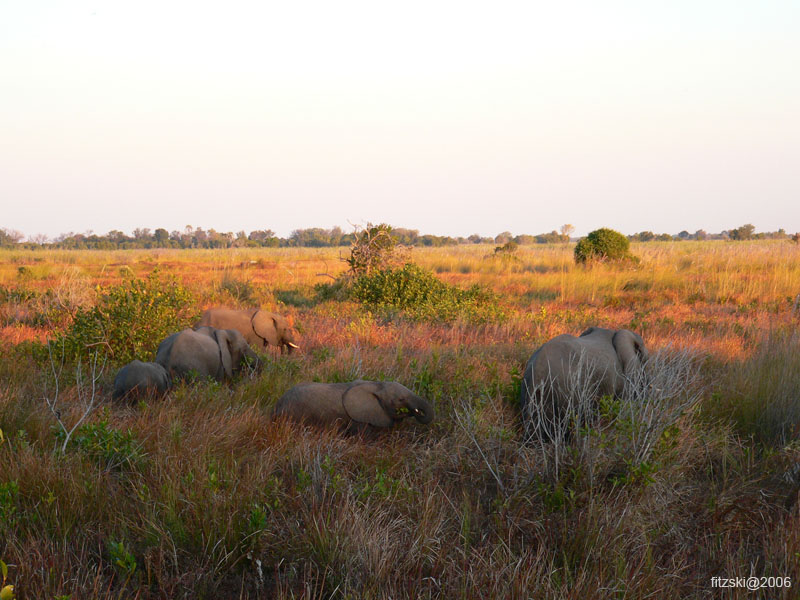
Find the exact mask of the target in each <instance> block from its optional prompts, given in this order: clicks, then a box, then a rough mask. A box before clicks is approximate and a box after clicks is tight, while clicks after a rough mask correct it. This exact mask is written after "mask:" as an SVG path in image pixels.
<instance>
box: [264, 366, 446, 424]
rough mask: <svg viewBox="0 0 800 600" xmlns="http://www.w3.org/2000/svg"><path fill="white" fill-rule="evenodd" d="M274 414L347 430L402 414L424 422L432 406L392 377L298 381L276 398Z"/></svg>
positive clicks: (390, 421)
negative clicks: (322, 381) (348, 380)
mask: <svg viewBox="0 0 800 600" xmlns="http://www.w3.org/2000/svg"><path fill="white" fill-rule="evenodd" d="M273 415H274V416H275V417H280V416H285V417H286V418H288V419H290V420H294V421H300V422H302V421H307V422H309V423H313V424H317V425H328V424H338V425H339V427H341V428H343V429H344V430H346V431H348V432H355V431H365V430H369V429H370V427H372V428H385V427H392V426H393V425H394V424H395V423H397V422H398V421H401V420H402V419H404V418H406V417H414V418H415V419H416V420H417V421H418V422H420V423H423V424H428V423H430V422H431V421H432V420H433V416H434V414H433V406H432V405H431V404H430V402H428V401H427V400H425V399H424V398H420V397H419V396H417V395H416V394H415V393H414V392H412V391H411V390H409V389H408V388H407V387H405V386H404V385H401V384H399V383H397V382H393V381H364V380H363V379H358V380H356V381H351V382H349V383H301V384H299V385H296V386H294V387H293V388H291V389H290V390H289V391H287V392H286V393H285V394H284V395H283V396H281V398H280V399H279V400H278V403H277V404H276V405H275V410H274V411H273Z"/></svg>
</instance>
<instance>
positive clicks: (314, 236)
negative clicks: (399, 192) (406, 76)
mask: <svg viewBox="0 0 800 600" xmlns="http://www.w3.org/2000/svg"><path fill="white" fill-rule="evenodd" d="M573 230H574V228H573V227H572V226H571V225H564V226H563V227H561V230H560V232H559V231H555V230H553V231H551V232H550V233H540V234H538V235H527V234H525V235H516V236H515V235H512V234H511V233H510V232H508V231H504V232H502V233H499V234H497V235H496V236H495V237H483V236H480V235H478V234H477V233H476V234H473V235H470V236H469V237H450V236H443V235H431V234H425V235H420V233H419V231H417V230H416V229H404V228H402V227H397V228H392V235H393V236H394V237H395V238H396V240H397V242H398V243H400V244H404V245H406V246H456V245H458V244H506V243H508V242H515V243H516V244H519V245H533V244H554V243H566V242H568V241H569V240H570V239H571V238H570V233H571V232H572V231H573ZM354 235H355V234H354V233H345V232H344V231H342V229H341V228H339V227H332V228H331V229H323V228H320V227H313V228H310V229H296V230H294V231H293V232H292V234H291V235H290V236H289V237H287V238H281V237H277V236H276V235H275V232H273V231H272V230H270V229H258V230H256V231H251V232H250V233H246V232H245V231H239V232H238V233H232V232H220V231H216V230H214V229H208V230H204V229H202V228H200V227H191V226H187V227H186V228H185V229H183V230H182V231H177V230H176V231H172V232H169V231H167V230H166V229H164V228H161V227H159V228H158V229H156V230H154V231H152V230H150V229H148V228H142V229H134V230H133V233H132V234H131V235H126V234H125V233H123V232H122V231H118V230H116V229H115V230H112V231H109V232H108V233H106V234H105V235H97V234H95V233H92V232H87V233H74V232H70V233H64V234H61V235H59V236H58V237H56V238H55V239H53V240H50V239H48V238H47V237H46V236H43V235H36V236H32V237H30V238H28V239H27V240H25V235H24V234H22V233H20V232H19V231H14V230H11V229H5V228H3V229H0V246H2V247H13V248H31V249H32V248H52V249H75V250H117V249H134V248H292V247H308V248H323V247H331V246H349V245H350V244H351V243H352V242H353V239H354ZM789 237H790V236H789V235H788V234H787V233H786V232H785V231H784V230H783V229H779V230H778V231H774V232H765V233H755V227H754V226H753V225H750V224H747V225H742V226H741V227H737V228H736V229H732V230H730V231H722V232H720V233H707V232H706V231H704V230H702V229H699V230H697V231H695V232H694V233H689V232H688V231H681V232H680V233H678V234H676V235H671V234H669V233H661V234H656V233H653V232H652V231H641V232H639V233H636V234H634V235H629V236H628V238H629V239H631V240H633V241H638V242H650V241H683V240H748V239H785V238H789ZM794 237H797V234H795V236H794Z"/></svg>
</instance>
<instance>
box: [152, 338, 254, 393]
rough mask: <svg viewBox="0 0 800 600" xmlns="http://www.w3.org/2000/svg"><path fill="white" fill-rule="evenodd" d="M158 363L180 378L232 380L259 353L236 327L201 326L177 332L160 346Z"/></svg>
mask: <svg viewBox="0 0 800 600" xmlns="http://www.w3.org/2000/svg"><path fill="white" fill-rule="evenodd" d="M156 362H157V363H158V364H160V365H162V366H163V367H164V368H165V369H167V371H169V373H170V374H171V375H173V376H176V377H179V378H186V377H187V376H190V375H197V376H200V377H213V378H214V379H216V380H217V381H222V380H223V379H228V378H230V377H232V376H233V374H234V373H236V372H238V371H240V370H241V368H242V367H243V366H245V364H247V363H248V362H249V363H251V364H253V365H254V366H256V367H258V366H259V360H258V355H256V353H255V352H253V350H252V349H251V348H250V346H249V345H248V344H247V340H245V339H244V336H243V335H242V334H241V333H239V332H238V331H236V330H235V329H216V328H214V327H199V328H198V329H184V330H183V331H179V332H178V333H173V334H172V335H171V336H169V337H168V338H167V339H165V340H164V341H163V342H161V344H160V345H159V346H158V351H157V352H156Z"/></svg>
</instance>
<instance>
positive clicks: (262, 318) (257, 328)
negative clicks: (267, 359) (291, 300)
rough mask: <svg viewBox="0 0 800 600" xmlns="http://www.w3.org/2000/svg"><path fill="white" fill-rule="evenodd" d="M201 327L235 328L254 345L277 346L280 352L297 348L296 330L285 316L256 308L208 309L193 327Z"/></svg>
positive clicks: (288, 351) (259, 346) (287, 351)
mask: <svg viewBox="0 0 800 600" xmlns="http://www.w3.org/2000/svg"><path fill="white" fill-rule="evenodd" d="M203 326H206V327H216V328H218V329H235V330H236V331H238V332H239V333H241V334H242V335H243V336H244V338H245V339H246V340H247V342H248V343H249V344H250V345H251V346H254V347H256V348H266V347H267V346H277V347H279V348H280V349H281V352H285V353H289V354H291V352H292V351H293V350H296V349H297V348H298V346H297V332H296V331H295V330H294V328H293V327H292V325H291V323H289V321H288V319H286V317H283V316H281V315H278V314H275V313H271V312H268V311H266V310H261V309H260V308H250V309H245V310H236V309H232V308H209V309H208V310H207V311H206V312H204V313H203V316H202V317H201V318H200V321H199V322H198V323H197V325H195V329H196V328H198V327H203Z"/></svg>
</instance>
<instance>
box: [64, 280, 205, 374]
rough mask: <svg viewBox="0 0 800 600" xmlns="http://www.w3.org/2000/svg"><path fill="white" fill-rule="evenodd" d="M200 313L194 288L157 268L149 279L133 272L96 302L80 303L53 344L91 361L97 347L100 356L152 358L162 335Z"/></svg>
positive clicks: (119, 360) (115, 359)
mask: <svg viewBox="0 0 800 600" xmlns="http://www.w3.org/2000/svg"><path fill="white" fill-rule="evenodd" d="M197 317H198V312H197V311H196V310H195V304H194V298H193V297H192V294H191V293H190V292H189V290H187V289H186V288H185V287H184V286H183V285H181V284H180V283H178V282H177V280H175V279H174V278H169V277H162V276H161V274H160V273H159V272H158V270H154V271H153V272H152V273H150V275H148V276H147V277H146V278H144V279H136V278H134V277H130V278H128V279H126V280H125V281H123V283H122V284H120V285H117V286H114V287H111V288H110V289H109V290H108V291H106V292H104V293H103V294H102V295H101V296H100V298H99V299H98V301H97V304H96V305H95V306H93V307H92V308H89V309H84V308H78V310H77V312H76V314H75V318H74V320H73V322H72V325H71V326H70V328H69V329H68V330H67V331H66V332H65V333H64V334H62V336H60V338H59V339H57V340H56V343H55V344H54V346H55V347H56V348H58V349H59V351H60V352H62V353H63V355H64V356H63V357H64V358H67V359H69V360H75V361H77V359H79V358H80V359H82V360H83V361H84V362H87V361H88V359H89V358H90V357H91V356H92V355H93V354H94V353H95V352H99V353H100V359H101V361H100V362H102V359H106V358H110V359H112V360H113V362H115V363H118V364H123V363H127V362H130V361H131V360H133V359H139V360H143V361H147V360H152V356H153V353H154V352H155V350H156V348H157V347H158V344H159V343H160V342H161V340H163V339H164V338H165V337H167V336H168V335H169V334H171V333H174V332H175V331H178V330H180V329H182V328H183V327H186V326H188V325H189V324H190V323H191V322H192V321H193V320H195V319H196V318H197ZM87 364H88V363H87Z"/></svg>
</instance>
